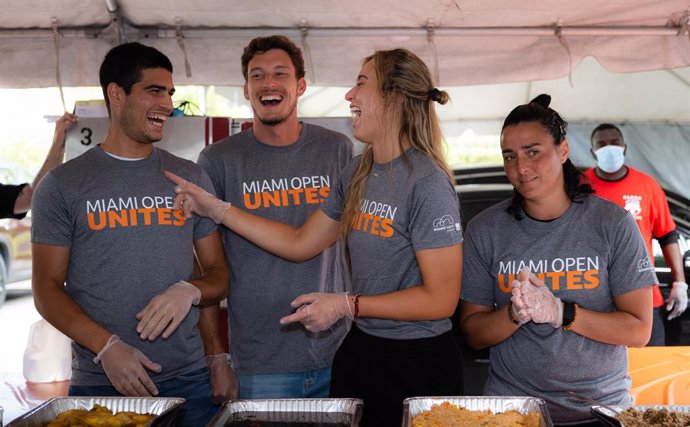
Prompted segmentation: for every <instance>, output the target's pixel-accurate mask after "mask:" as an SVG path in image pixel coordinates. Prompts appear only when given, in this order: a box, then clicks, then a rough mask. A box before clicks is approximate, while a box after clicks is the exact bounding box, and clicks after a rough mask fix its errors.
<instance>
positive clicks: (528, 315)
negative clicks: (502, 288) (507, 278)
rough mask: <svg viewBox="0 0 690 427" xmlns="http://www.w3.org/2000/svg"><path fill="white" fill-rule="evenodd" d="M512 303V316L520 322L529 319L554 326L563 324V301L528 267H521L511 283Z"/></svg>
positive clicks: (522, 322)
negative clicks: (515, 278)
mask: <svg viewBox="0 0 690 427" xmlns="http://www.w3.org/2000/svg"><path fill="white" fill-rule="evenodd" d="M510 301H511V302H512V303H513V305H512V307H511V310H513V311H512V315H513V318H515V319H517V320H518V321H519V322H520V323H521V324H525V323H528V322H530V321H532V322H534V323H548V324H549V325H551V326H553V327H554V328H559V327H560V326H561V325H562V324H563V303H562V302H561V299H560V298H557V297H556V296H555V295H554V294H553V293H552V292H551V290H550V289H549V287H548V286H546V284H545V283H544V281H543V280H541V279H539V278H538V277H537V276H536V275H535V274H534V273H532V272H531V271H530V270H529V268H526V267H525V268H523V269H521V270H520V272H519V273H518V277H517V280H513V283H512V296H511V298H510Z"/></svg>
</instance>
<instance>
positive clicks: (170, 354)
mask: <svg viewBox="0 0 690 427" xmlns="http://www.w3.org/2000/svg"><path fill="white" fill-rule="evenodd" d="M164 169H166V170H169V171H172V172H174V173H176V174H178V175H180V176H182V177H183V178H185V179H187V180H189V181H191V182H194V183H197V184H199V185H201V186H202V187H204V188H206V189H208V190H209V191H213V189H212V187H211V183H210V180H209V178H208V176H207V175H206V174H205V173H204V172H203V171H202V170H201V168H199V167H198V166H197V165H195V164H194V163H193V162H190V161H188V160H184V159H180V158H178V157H175V156H173V155H172V154H170V153H168V152H167V151H164V150H160V149H157V148H154V151H153V153H152V154H151V155H150V156H148V157H147V158H145V159H142V160H137V161H126V160H118V159H116V158H114V157H112V156H110V155H108V154H107V153H106V152H104V151H103V150H102V149H101V148H100V146H97V147H94V148H93V149H91V150H89V151H87V152H86V153H84V154H82V155H81V156H79V157H77V158H75V159H73V160H71V161H69V162H67V163H65V164H64V165H61V166H58V167H56V168H55V169H54V170H53V171H51V172H50V173H49V174H48V175H46V177H45V178H44V179H43V180H42V181H41V184H40V185H39V186H38V188H37V189H36V192H35V193H34V196H33V217H32V219H33V227H32V230H31V241H32V242H33V243H43V244H48V245H55V246H62V247H68V248H69V249H70V259H69V270H68V273H67V281H66V291H67V293H68V294H69V295H70V297H72V298H73V299H74V301H75V302H76V303H77V304H79V306H80V307H82V308H83V309H84V311H86V313H87V314H88V315H89V316H90V317H91V318H92V319H93V320H95V321H96V322H97V323H99V324H101V325H102V326H103V327H105V328H106V329H108V330H109V331H110V332H112V333H113V334H116V335H118V336H119V337H120V338H121V339H122V341H124V342H125V343H127V344H129V345H131V346H133V347H136V348H138V349H139V350H141V351H142V352H143V353H144V354H145V355H146V356H148V357H149V358H150V359H151V360H153V361H154V362H156V363H160V365H161V367H162V370H161V372H160V373H159V374H155V373H153V372H150V371H149V375H150V376H151V378H152V379H153V380H154V381H162V380H165V379H169V378H172V377H175V376H177V375H180V374H184V373H186V372H191V371H193V370H196V369H199V368H201V367H204V366H206V364H205V361H204V352H203V345H202V341H201V336H200V334H199V331H198V329H197V322H198V319H199V313H198V308H197V307H192V309H191V310H190V312H189V315H188V316H187V317H186V318H185V319H184V321H183V322H182V323H181V324H180V326H179V327H178V328H177V330H176V331H175V332H174V333H173V334H172V335H171V336H170V337H169V338H167V339H163V338H158V339H157V340H155V341H153V342H149V341H148V340H141V339H140V338H139V336H138V334H137V331H136V326H137V324H138V320H137V319H136V317H135V316H136V314H137V313H138V312H139V311H141V309H143V308H144V307H145V306H146V305H147V304H148V303H149V302H150V301H151V299H152V298H153V297H154V296H156V295H157V294H159V293H161V292H163V291H164V290H165V289H167V288H168V287H169V286H170V285H172V284H174V283H176V282H178V281H179V280H189V279H191V277H192V272H193V266H194V264H193V263H194V252H193V249H194V248H193V242H194V240H198V239H200V238H203V237H206V236H208V235H210V234H211V233H213V232H214V231H215V230H216V228H217V227H216V225H215V224H213V222H212V221H210V220H208V219H205V218H204V219H202V218H200V217H197V216H194V218H193V220H191V221H187V220H185V219H184V217H183V215H182V212H181V211H178V210H173V209H172V204H173V200H174V198H175V192H174V187H175V184H174V183H173V182H172V181H170V180H169V179H168V178H166V177H165V176H164V175H163V172H162V171H163V170H164ZM72 351H73V352H74V356H75V358H74V361H73V363H72V369H73V371H72V384H74V385H84V386H92V385H93V386H96V385H109V384H110V382H109V381H108V379H107V377H106V376H105V374H104V372H103V369H102V367H101V365H100V364H98V365H97V364H95V363H94V362H93V358H94V356H95V354H94V353H92V352H91V351H90V350H88V349H86V348H85V347H82V346H81V345H79V344H76V343H73V344H72Z"/></svg>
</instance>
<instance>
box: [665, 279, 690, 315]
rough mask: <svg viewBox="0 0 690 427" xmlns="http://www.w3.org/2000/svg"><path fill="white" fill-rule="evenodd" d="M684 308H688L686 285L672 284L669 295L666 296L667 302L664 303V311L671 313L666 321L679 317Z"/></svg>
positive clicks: (681, 283)
mask: <svg viewBox="0 0 690 427" xmlns="http://www.w3.org/2000/svg"><path fill="white" fill-rule="evenodd" d="M686 308H688V284H687V283H684V282H673V288H672V289H671V294H670V295H669V296H668V301H666V311H670V312H671V313H670V314H669V315H668V320H671V319H675V318H676V317H678V316H680V315H681V314H683V312H684V311H685V309H686ZM671 310H673V311H671Z"/></svg>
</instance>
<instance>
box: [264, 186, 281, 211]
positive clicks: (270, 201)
mask: <svg viewBox="0 0 690 427" xmlns="http://www.w3.org/2000/svg"><path fill="white" fill-rule="evenodd" d="M261 199H262V200H263V204H264V207H265V208H269V207H271V205H273V206H280V194H279V193H278V190H276V191H264V192H263V193H261Z"/></svg>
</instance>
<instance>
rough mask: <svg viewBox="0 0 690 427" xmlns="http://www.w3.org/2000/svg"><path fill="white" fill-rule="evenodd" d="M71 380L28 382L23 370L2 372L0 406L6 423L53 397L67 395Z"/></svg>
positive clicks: (0, 377) (0, 376)
mask: <svg viewBox="0 0 690 427" xmlns="http://www.w3.org/2000/svg"><path fill="white" fill-rule="evenodd" d="M68 389H69V381H58V382H52V383H30V382H26V380H25V379H24V377H23V376H22V374H21V372H0V406H2V408H3V409H4V410H5V413H4V419H3V421H4V423H5V424H7V423H8V422H10V421H12V420H13V419H15V418H17V417H19V416H20V415H22V414H24V413H26V412H27V411H29V410H31V409H33V408H35V407H36V406H38V405H40V404H41V403H43V402H44V401H46V400H48V399H50V398H51V397H57V396H66V395H67V390H68Z"/></svg>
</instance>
